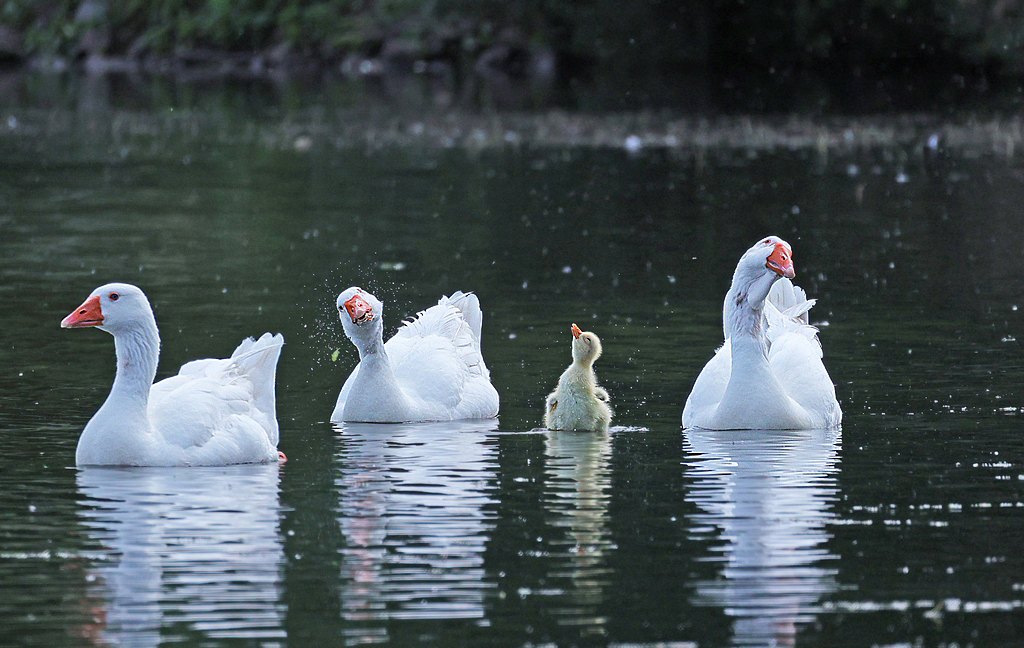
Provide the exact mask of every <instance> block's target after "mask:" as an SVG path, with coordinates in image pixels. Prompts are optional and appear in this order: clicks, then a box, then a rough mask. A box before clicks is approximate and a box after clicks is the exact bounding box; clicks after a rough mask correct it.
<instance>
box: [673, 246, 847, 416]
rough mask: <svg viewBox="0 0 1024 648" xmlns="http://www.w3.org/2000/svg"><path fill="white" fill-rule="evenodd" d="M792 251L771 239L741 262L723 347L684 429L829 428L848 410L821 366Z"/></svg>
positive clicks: (690, 403)
mask: <svg viewBox="0 0 1024 648" xmlns="http://www.w3.org/2000/svg"><path fill="white" fill-rule="evenodd" d="M792 255H793V253H792V248H790V246H789V244H788V243H786V242H785V241H783V240H782V239H780V238H778V237H775V236H769V237H768V238H765V239H762V240H761V241H758V242H757V243H755V244H754V246H753V247H752V248H750V249H749V250H747V251H746V252H745V253H744V254H743V256H742V257H740V261H739V264H738V265H737V266H736V272H735V273H734V274H733V278H732V286H731V287H730V288H729V292H728V293H727V294H726V296H725V306H724V308H723V311H722V323H723V326H724V329H725V344H723V345H722V347H721V348H720V349H719V350H718V351H717V352H716V353H715V356H714V357H713V358H711V360H709V361H708V363H707V365H705V367H704V369H703V370H702V371H701V372H700V375H699V376H697V381H696V382H695V383H694V385H693V390H692V391H691V392H690V396H689V397H688V398H687V399H686V406H685V407H684V408H683V426H684V427H687V428H690V427H700V428H705V429H710V430H733V429H771V430H790V429H803V430H807V429H827V428H834V427H838V426H839V423H840V421H841V420H842V416H843V414H842V411H841V410H840V409H839V402H838V401H837V400H836V392H835V387H834V386H833V384H832V379H831V378H829V375H828V372H827V371H826V370H825V365H824V364H823V363H822V361H821V343H820V342H819V341H818V331H817V329H816V328H814V327H813V326H809V325H808V323H807V311H809V310H810V309H811V307H812V306H813V305H814V300H813V299H812V300H808V299H807V296H806V295H805V293H804V291H803V290H802V289H800V288H797V287H796V286H794V285H793V283H792V282H791V281H790V279H791V278H793V277H794V276H795V274H796V273H795V272H794V270H793V259H792Z"/></svg>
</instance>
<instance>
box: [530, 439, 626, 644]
mask: <svg viewBox="0 0 1024 648" xmlns="http://www.w3.org/2000/svg"><path fill="white" fill-rule="evenodd" d="M545 434H546V437H545V443H544V451H545V454H547V457H548V459H547V464H546V471H547V473H548V479H547V489H546V492H545V494H544V500H545V509H546V510H547V511H548V514H549V516H550V514H551V513H556V514H558V515H557V517H554V518H553V519H551V524H553V525H554V526H556V527H562V528H564V529H565V531H566V539H565V541H564V553H563V552H558V553H557V554H555V555H554V556H553V558H554V559H555V560H556V561H557V562H556V563H555V564H556V566H557V567H556V569H555V571H554V573H549V574H548V582H549V583H559V584H560V587H559V588H558V589H559V592H560V596H564V597H565V598H564V600H563V601H559V605H558V607H557V609H555V608H552V613H553V614H556V615H558V617H559V623H561V624H569V625H575V626H579V627H580V628H586V629H587V631H588V632H592V633H597V632H600V631H601V630H602V629H603V628H604V626H605V624H606V619H605V618H603V617H600V616H597V615H596V612H597V610H598V608H599V607H600V606H601V604H602V603H603V602H604V598H605V594H604V592H605V588H606V587H607V586H608V584H609V582H610V578H611V575H610V569H609V568H608V565H607V558H608V556H607V554H608V552H609V551H610V549H611V548H612V547H611V539H610V532H609V529H608V517H609V516H608V502H609V492H610V490H611V471H610V469H609V467H608V460H609V459H610V457H611V454H612V446H611V437H610V436H609V434H608V432H575V431H547V432H546V433H545ZM563 579H565V581H567V582H563Z"/></svg>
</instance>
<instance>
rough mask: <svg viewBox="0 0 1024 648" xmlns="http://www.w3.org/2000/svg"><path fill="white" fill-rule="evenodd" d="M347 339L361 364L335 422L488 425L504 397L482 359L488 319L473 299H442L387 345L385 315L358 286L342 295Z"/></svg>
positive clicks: (344, 392) (457, 296) (338, 407)
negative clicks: (474, 422) (461, 421)
mask: <svg viewBox="0 0 1024 648" xmlns="http://www.w3.org/2000/svg"><path fill="white" fill-rule="evenodd" d="M337 306H338V311H339V317H340V318H341V322H342V326H343V327H344V329H345V334H346V335H347V336H348V337H349V339H351V340H352V343H353V344H355V346H356V348H357V349H358V351H359V364H358V365H356V367H355V369H353V370H352V373H351V375H349V377H348V380H346V381H345V384H344V386H343V387H342V388H341V394H340V395H339V396H338V403H337V405H336V406H335V408H334V413H333V414H332V415H331V421H334V422H341V421H358V422H364V423H403V422H414V421H451V420H457V419H486V418H494V417H495V416H497V415H498V392H497V391H496V390H495V389H494V386H493V385H491V379H490V375H491V374H490V371H488V369H487V365H486V364H484V359H483V355H482V354H481V352H480V331H481V328H482V326H483V313H482V311H481V310H480V302H479V300H478V299H477V297H476V295H474V294H472V293H463V292H456V293H454V294H453V295H452V296H451V297H441V299H440V300H439V301H438V303H437V305H436V306H432V307H430V308H428V309H427V310H425V311H423V312H421V313H419V314H418V315H417V316H416V317H415V318H413V319H411V320H408V321H406V322H404V323H403V324H402V326H401V327H399V329H398V332H397V333H395V335H394V336H393V337H392V338H391V339H389V340H388V341H387V343H384V338H383V335H384V334H383V330H384V327H383V309H384V306H383V304H382V303H381V302H380V300H378V299H377V298H376V297H374V296H373V295H371V294H370V293H368V292H366V291H364V290H362V289H361V288H356V287H352V288H349V289H347V290H345V291H344V292H343V293H341V295H339V296H338V300H337Z"/></svg>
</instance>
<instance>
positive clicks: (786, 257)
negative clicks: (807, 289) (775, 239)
mask: <svg viewBox="0 0 1024 648" xmlns="http://www.w3.org/2000/svg"><path fill="white" fill-rule="evenodd" d="M764 267H766V268H768V269H769V270H771V271H772V272H774V273H775V274H777V275H779V276H780V277H785V278H787V279H792V278H793V277H795V276H796V271H795V270H793V253H792V252H791V251H790V249H789V248H787V247H786V246H785V245H783V244H782V243H776V244H775V249H774V250H773V251H772V253H771V255H769V256H768V261H767V262H765V264H764Z"/></svg>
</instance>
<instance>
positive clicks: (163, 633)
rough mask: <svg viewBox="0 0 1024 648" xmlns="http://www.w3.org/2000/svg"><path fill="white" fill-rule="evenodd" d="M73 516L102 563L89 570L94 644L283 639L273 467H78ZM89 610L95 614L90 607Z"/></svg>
mask: <svg viewBox="0 0 1024 648" xmlns="http://www.w3.org/2000/svg"><path fill="white" fill-rule="evenodd" d="M76 479H77V482H78V490H79V492H80V493H81V495H82V497H83V499H82V501H81V502H80V504H81V506H82V508H81V511H80V513H79V516H80V517H81V522H82V525H83V526H84V527H85V529H86V532H87V533H88V535H89V537H90V538H92V540H93V541H94V542H96V543H97V544H98V545H100V546H101V548H102V549H101V551H102V552H103V553H105V554H106V555H107V559H106V560H104V561H98V562H96V563H95V564H93V565H92V566H91V567H90V577H91V580H92V583H93V584H92V586H91V591H90V600H89V602H88V605H89V606H90V609H91V610H92V611H93V613H92V615H91V616H92V617H93V619H94V620H95V625H94V626H91V627H88V628H78V629H76V633H77V634H79V635H80V636H87V637H90V638H93V639H94V640H95V641H96V643H98V644H110V645H115V646H155V645H159V644H160V643H161V642H164V641H167V640H168V637H169V636H173V635H174V634H175V633H177V632H182V633H187V636H188V638H189V640H190V641H194V642H200V643H202V642H204V641H209V640H214V639H228V638H230V639H232V640H237V639H246V638H250V639H271V640H272V639H274V638H280V639H283V638H284V637H285V633H284V630H283V628H282V610H281V609H280V608H279V606H278V598H279V589H280V574H281V568H282V563H283V559H284V552H283V549H282V547H281V543H280V538H279V536H278V520H279V518H280V513H279V510H280V507H279V504H278V489H279V468H278V466H277V465H276V464H274V465H255V466H254V465H246V466H227V467H218V468H153V467H148V468H98V467H97V468H88V469H85V470H81V471H79V472H78V475H77V477H76ZM96 608H98V609H96Z"/></svg>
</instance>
